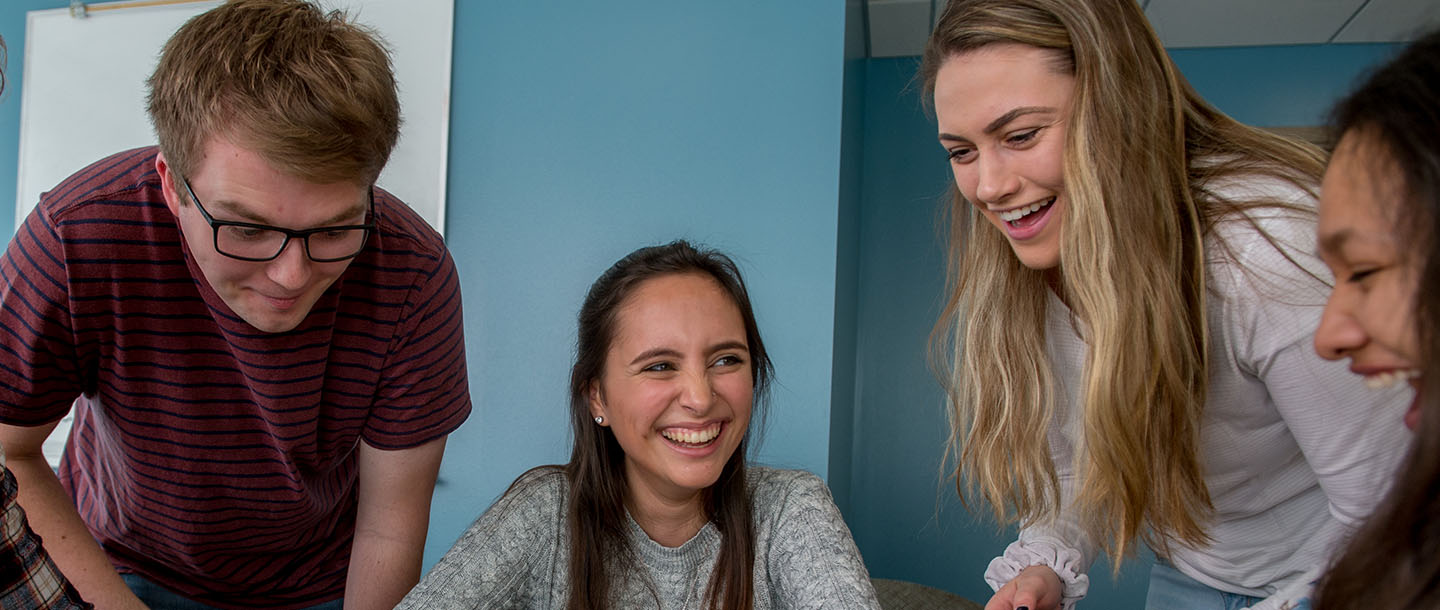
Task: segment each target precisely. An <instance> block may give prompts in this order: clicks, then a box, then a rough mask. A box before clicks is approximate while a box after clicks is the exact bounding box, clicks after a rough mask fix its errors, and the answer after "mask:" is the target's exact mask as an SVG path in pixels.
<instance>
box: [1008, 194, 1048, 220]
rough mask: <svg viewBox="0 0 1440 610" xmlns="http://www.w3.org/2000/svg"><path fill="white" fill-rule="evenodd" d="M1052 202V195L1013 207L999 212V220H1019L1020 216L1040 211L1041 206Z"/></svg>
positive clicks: (1044, 206) (1046, 205)
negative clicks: (1022, 205)
mask: <svg viewBox="0 0 1440 610" xmlns="http://www.w3.org/2000/svg"><path fill="white" fill-rule="evenodd" d="M1052 203H1055V198H1054V197H1051V198H1049V199H1046V200H1045V201H1040V202H1036V203H1032V204H1030V205H1027V206H1025V207H1020V208H1015V209H1013V210H1005V211H1004V212H1000V213H999V216H1000V220H1003V221H1005V222H1015V221H1017V220H1020V219H1021V218H1024V217H1026V216H1029V215H1031V214H1034V213H1035V212H1038V211H1040V210H1041V209H1042V208H1048V207H1050V204H1052Z"/></svg>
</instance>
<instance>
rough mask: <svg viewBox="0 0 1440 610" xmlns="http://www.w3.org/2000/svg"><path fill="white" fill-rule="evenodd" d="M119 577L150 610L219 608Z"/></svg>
mask: <svg viewBox="0 0 1440 610" xmlns="http://www.w3.org/2000/svg"><path fill="white" fill-rule="evenodd" d="M120 578H122V579H124V580H125V584H126V585H129V587H130V590H131V591H134V592H135V596H136V597H139V598H140V601H142V602H145V605H147V606H150V610H220V609H219V608H216V607H214V606H207V605H205V604H202V603H200V602H197V601H195V600H192V599H190V598H188V597H182V596H180V595H178V594H176V593H174V592H172V591H170V590H169V589H166V588H165V587H162V586H160V585H157V584H155V583H153V582H150V581H148V580H146V579H144V578H141V577H140V576H137V575H135V574H121V575H120ZM344 602H345V600H343V599H337V600H335V601H330V602H325V603H323V604H320V605H318V606H311V607H309V608H306V610H341V606H342V605H344Z"/></svg>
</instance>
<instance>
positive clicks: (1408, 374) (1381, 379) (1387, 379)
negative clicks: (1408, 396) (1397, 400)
mask: <svg viewBox="0 0 1440 610" xmlns="http://www.w3.org/2000/svg"><path fill="white" fill-rule="evenodd" d="M1419 376H1420V371H1418V370H1416V369H1408V370H1404V371H1385V372H1383V373H1375V374H1374V375H1366V376H1365V387H1367V388H1370V389H1372V390H1381V389H1384V388H1388V387H1390V386H1393V385H1395V384H1397V383H1404V382H1406V381H1410V380H1411V379H1415V378H1416V377H1419Z"/></svg>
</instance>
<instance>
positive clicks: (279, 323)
mask: <svg viewBox="0 0 1440 610" xmlns="http://www.w3.org/2000/svg"><path fill="white" fill-rule="evenodd" d="M256 309H259V310H260V311H256ZM265 309H266V308H265V307H263V306H262V307H259V308H255V309H250V310H249V311H243V312H236V313H237V314H239V316H240V319H241V320H244V321H245V322H246V323H248V324H249V325H251V326H254V327H255V330H258V331H260V332H265V333H283V332H286V331H290V330H295V327H297V326H300V323H301V322H303V321H305V314H307V313H309V311H310V309H309V308H308V307H307V308H305V312H303V313H302V312H299V311H287V312H276V311H264V310H265Z"/></svg>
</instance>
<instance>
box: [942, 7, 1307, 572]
mask: <svg viewBox="0 0 1440 610" xmlns="http://www.w3.org/2000/svg"><path fill="white" fill-rule="evenodd" d="M1002 42H1010V43H1020V44H1025V45H1029V46H1033V47H1038V48H1043V49H1050V50H1053V51H1054V52H1055V54H1056V56H1057V58H1059V59H1060V60H1061V61H1059V62H1057V63H1058V64H1060V65H1061V67H1062V69H1064V68H1068V70H1069V71H1070V72H1071V73H1073V76H1074V77H1075V81H1074V93H1073V96H1072V101H1071V108H1070V114H1069V116H1070V119H1069V121H1068V123H1067V126H1066V132H1065V151H1064V161H1063V163H1064V166H1063V167H1064V176H1065V187H1064V188H1065V192H1064V197H1065V198H1066V200H1067V201H1068V204H1067V208H1066V211H1065V213H1066V216H1065V217H1064V219H1063V222H1064V225H1063V230H1062V231H1061V238H1060V240H1061V243H1060V267H1059V270H1058V271H1059V273H1058V274H1057V275H1053V276H1051V277H1050V278H1048V280H1047V277H1046V275H1045V273H1046V272H1041V271H1036V270H1032V269H1028V268H1026V267H1024V266H1023V265H1022V264H1021V263H1020V261H1019V260H1018V259H1017V258H1016V257H1015V256H1014V255H1013V254H1012V253H1011V252H1010V250H1011V248H1010V246H1009V244H1008V243H1007V242H1006V240H1005V238H1004V236H1003V235H1002V234H1001V233H1000V231H998V230H996V229H995V228H993V227H992V226H990V225H989V224H988V223H987V222H986V221H985V220H984V219H983V217H981V216H980V214H979V212H978V211H977V209H976V208H975V207H974V206H972V205H970V204H969V203H968V202H967V201H966V200H965V199H964V197H963V196H962V195H961V194H960V193H959V192H958V191H957V190H955V189H954V188H953V187H952V198H953V203H952V209H951V210H950V219H951V220H950V225H951V226H950V254H949V274H948V279H949V298H948V302H947V303H946V306H945V309H944V312H943V313H942V314H941V317H940V319H939V321H938V322H937V323H936V327H935V331H934V333H933V335H932V347H934V348H935V352H936V353H935V355H936V362H937V365H938V366H939V367H940V368H941V369H942V370H943V371H944V375H943V377H944V379H943V381H944V383H945V385H946V386H947V388H946V389H947V392H948V397H949V400H950V403H951V409H950V417H951V433H950V442H949V448H948V450H947V462H946V463H947V464H952V463H953V464H954V466H955V468H956V474H957V478H956V479H957V480H956V486H957V489H958V491H959V492H960V493H961V495H962V496H964V495H965V491H966V487H967V485H968V486H969V487H971V488H973V489H976V490H978V492H979V494H980V495H981V496H982V497H983V498H984V499H985V500H986V501H987V502H988V503H989V504H990V505H991V507H992V508H993V510H994V511H995V515H996V517H997V518H998V519H999V520H1000V521H1001V522H1002V523H1013V522H1017V521H1018V522H1020V523H1023V524H1027V525H1028V524H1033V523H1036V522H1040V521H1042V520H1045V519H1048V518H1051V517H1053V516H1054V515H1055V514H1056V513H1057V512H1058V510H1059V504H1060V499H1059V495H1060V489H1059V482H1058V479H1057V476H1056V473H1055V465H1054V462H1053V461H1052V459H1051V456H1050V453H1049V451H1048V449H1049V442H1048V439H1049V437H1048V434H1049V430H1050V427H1051V425H1052V420H1053V418H1054V417H1055V403H1056V398H1055V391H1056V390H1055V388H1056V379H1055V376H1054V373H1053V372H1052V369H1051V364H1050V362H1049V359H1048V357H1047V355H1046V349H1045V336H1044V331H1043V329H1044V328H1045V322H1046V309H1047V300H1048V297H1047V294H1046V290H1047V289H1048V288H1047V281H1050V282H1053V283H1054V284H1055V285H1054V287H1055V289H1056V290H1057V291H1058V292H1059V293H1060V294H1061V295H1062V298H1063V299H1064V301H1065V302H1066V303H1067V305H1068V306H1069V308H1070V310H1071V311H1072V313H1073V316H1074V319H1073V320H1072V323H1073V324H1074V326H1075V328H1076V329H1077V330H1078V331H1079V332H1080V334H1081V335H1082V337H1083V338H1084V340H1085V343H1086V344H1087V346H1088V353H1087V358H1086V363H1085V369H1084V374H1083V377H1082V380H1081V385H1080V396H1079V401H1080V404H1081V405H1083V414H1082V415H1081V426H1082V429H1083V437H1082V438H1083V440H1082V442H1081V447H1080V448H1079V449H1080V450H1079V451H1078V452H1077V455H1076V472H1077V474H1078V475H1079V476H1080V480H1081V486H1080V488H1079V492H1078V494H1077V497H1076V499H1075V502H1076V503H1077V507H1078V508H1077V511H1076V512H1077V514H1080V515H1084V516H1085V518H1086V520H1087V522H1086V523H1085V525H1086V527H1088V528H1089V531H1090V533H1091V534H1092V535H1094V536H1095V538H1096V540H1097V541H1098V542H1099V543H1100V544H1101V545H1103V546H1104V548H1105V550H1106V551H1107V552H1108V553H1109V554H1110V556H1111V557H1112V558H1114V559H1115V565H1116V566H1117V569H1118V565H1119V560H1120V558H1123V557H1125V556H1126V555H1127V554H1129V553H1131V552H1133V551H1134V549H1135V543H1136V542H1137V541H1143V542H1145V543H1147V544H1149V545H1150V546H1151V547H1152V548H1154V549H1155V550H1156V551H1157V552H1158V553H1160V554H1161V555H1162V556H1164V555H1166V554H1168V552H1169V548H1170V544H1171V543H1174V542H1178V543H1180V544H1183V545H1186V546H1200V545H1204V544H1206V543H1207V542H1208V540H1209V538H1208V535H1207V533H1206V522H1207V521H1208V519H1209V517H1210V514H1211V513H1212V512H1213V507H1212V505H1211V502H1210V494H1209V490H1208V488H1207V487H1206V485H1205V480H1204V476H1203V472H1202V468H1201V465H1200V459H1199V456H1198V450H1199V445H1200V422H1201V415H1202V412H1203V410H1204V405H1205V398H1206V393H1205V384H1206V380H1207V379H1208V375H1209V367H1208V340H1207V333H1206V324H1207V321H1206V314H1205V311H1206V309H1205V302H1206V299H1207V296H1208V295H1207V293H1206V283H1205V260H1206V253H1205V250H1204V240H1205V238H1206V236H1207V234H1208V233H1209V232H1210V229H1211V227H1212V226H1213V225H1214V223H1215V222H1216V220H1217V219H1219V218H1221V217H1223V216H1226V215H1227V214H1228V213H1230V212H1235V211H1239V210H1243V209H1247V208H1251V207H1256V206H1277V207H1293V206H1290V205H1289V204H1286V203H1284V202H1280V201H1226V200H1223V199H1222V198H1220V197H1218V196H1216V195H1215V194H1214V193H1212V191H1211V190H1209V189H1208V188H1207V184H1212V181H1213V180H1214V179H1216V178H1222V177H1227V176H1237V175H1262V176H1273V177H1275V178H1278V179H1280V180H1284V181H1286V182H1289V183H1292V184H1295V185H1297V186H1298V187H1300V188H1302V189H1305V190H1307V191H1310V192H1311V193H1312V194H1313V192H1314V186H1315V185H1316V184H1318V182H1319V178H1320V176H1321V174H1322V173H1323V170H1324V160H1323V155H1322V153H1321V152H1320V151H1319V149H1317V148H1315V147H1313V146H1310V145H1306V144H1301V143H1297V142H1293V141H1290V140H1287V139H1284V138H1281V137H1279V136H1276V135H1273V134H1269V133H1266V132H1263V131H1260V130H1257V129H1254V128H1251V127H1247V126H1245V125H1242V124H1240V123H1238V122H1236V121H1234V120H1233V119H1230V118H1229V117H1227V116H1225V115H1224V114H1222V113H1220V112H1219V111H1218V110H1216V109H1214V108H1213V107H1211V106H1210V105H1209V104H1207V103H1206V102H1205V101H1204V100H1202V99H1201V98H1200V97H1199V96H1198V95H1197V94H1196V93H1195V92H1194V90H1192V89H1191V88H1190V86H1189V85H1188V84H1187V83H1186V82H1185V80H1184V78H1183V77H1182V76H1181V75H1180V74H1179V72H1178V71H1177V70H1176V68H1175V66H1174V65H1173V64H1172V63H1171V61H1170V59H1169V56H1168V55H1167V54H1166V53H1165V50H1164V48H1163V47H1162V45H1161V43H1160V41H1159V39H1158V38H1157V37H1156V36H1155V33H1154V31H1153V30H1152V29H1151V28H1150V25H1149V23H1148V22H1147V21H1146V19H1145V16H1144V13H1143V12H1142V11H1141V9H1140V8H1139V7H1138V6H1137V5H1136V4H1135V3H1134V2H1133V0H1018V1H1017V0H952V1H951V2H950V3H949V4H948V6H947V7H946V9H945V12H944V13H943V15H942V16H941V18H940V22H939V24H938V25H937V26H936V29H935V32H934V33H933V34H932V35H931V37H930V41H929V43H928V44H927V45H926V48H925V54H924V58H923V65H922V68H921V76H922V78H923V80H924V86H925V93H926V97H927V99H928V98H929V97H931V96H932V95H933V92H934V87H935V78H936V73H937V72H938V71H939V69H940V66H941V64H942V63H943V62H944V61H945V60H946V59H948V58H950V57H953V56H955V55H957V54H961V53H965V52H967V51H971V50H974V49H978V48H980V47H983V46H986V45H990V44H995V43H1002ZM1197 161H1203V162H1197ZM1302 211H1304V210H1303V209H1302ZM1241 216H1243V215H1241ZM1252 224H1253V223H1252ZM1257 228H1258V227H1257ZM1262 234H1263V231H1262ZM1267 239H1268V236H1267ZM1272 243H1273V240H1272Z"/></svg>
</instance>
